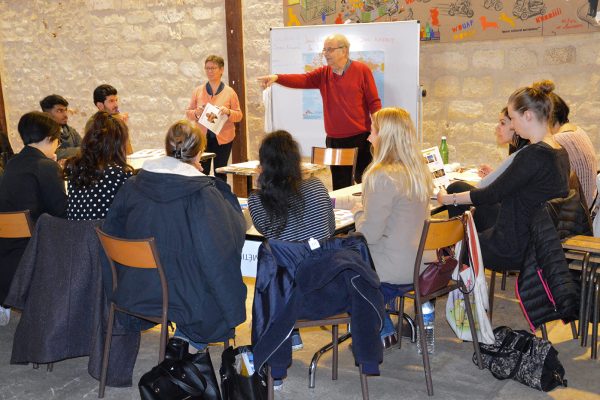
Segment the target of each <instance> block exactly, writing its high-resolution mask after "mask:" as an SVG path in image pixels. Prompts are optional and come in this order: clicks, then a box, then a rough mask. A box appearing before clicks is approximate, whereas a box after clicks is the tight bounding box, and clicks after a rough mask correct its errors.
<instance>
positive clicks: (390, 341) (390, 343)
mask: <svg viewBox="0 0 600 400" xmlns="http://www.w3.org/2000/svg"><path fill="white" fill-rule="evenodd" d="M381 343H382V344H383V349H384V350H387V349H391V348H392V347H394V346H395V345H396V344H398V336H397V335H396V334H395V333H392V334H391V335H387V336H383V337H382V338H381Z"/></svg>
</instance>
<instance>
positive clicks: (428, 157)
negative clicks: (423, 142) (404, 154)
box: [421, 147, 450, 193]
mask: <svg viewBox="0 0 600 400" xmlns="http://www.w3.org/2000/svg"><path fill="white" fill-rule="evenodd" d="M421 152H422V153H423V157H425V161H426V162H427V166H428V167H429V172H431V175H432V177H433V186H434V190H435V192H434V193H437V191H438V189H439V188H440V187H443V188H446V186H448V185H449V184H450V179H449V178H448V175H447V174H446V170H445V169H444V162H443V161H442V156H441V155H440V149H439V148H437V147H430V148H428V149H424V150H421Z"/></svg>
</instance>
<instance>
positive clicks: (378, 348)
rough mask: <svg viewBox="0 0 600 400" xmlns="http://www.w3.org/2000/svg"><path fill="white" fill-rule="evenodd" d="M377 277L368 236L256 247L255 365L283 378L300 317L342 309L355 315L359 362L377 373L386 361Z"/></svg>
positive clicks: (273, 242)
mask: <svg viewBox="0 0 600 400" xmlns="http://www.w3.org/2000/svg"><path fill="white" fill-rule="evenodd" d="M379 285H380V283H379V277H378V276H377V273H376V272H375V270H374V269H373V268H372V261H371V256H370V254H369V250H368V247H367V243H366V240H365V238H364V236H362V235H360V234H357V235H355V236H348V237H336V238H331V239H325V240H321V241H320V248H318V249H315V250H311V249H310V246H309V244H308V242H307V241H305V242H288V241H282V240H275V239H271V240H268V241H267V242H264V243H263V244H262V245H261V246H260V248H259V251H258V269H257V277H256V286H255V292H254V304H253V307H252V346H253V349H254V363H255V365H256V366H258V368H257V370H258V371H261V368H262V366H263V365H264V363H266V362H268V363H269V365H270V366H271V369H272V374H273V377H275V378H280V377H283V376H284V375H285V370H286V369H287V367H288V365H289V364H290V361H291V343H290V338H289V337H288V336H289V335H290V333H291V331H292V329H293V326H294V324H295V322H296V320H298V319H321V318H324V317H329V316H332V315H335V314H339V313H342V312H348V313H350V315H351V317H352V338H353V346H352V351H353V352H354V357H355V360H356V362H357V363H358V364H361V365H363V370H364V371H370V372H373V373H377V372H378V371H379V364H380V363H381V362H382V361H383V348H382V345H381V339H380V336H379V331H380V330H381V328H382V324H383V316H384V304H383V296H382V295H381V292H380V291H379Z"/></svg>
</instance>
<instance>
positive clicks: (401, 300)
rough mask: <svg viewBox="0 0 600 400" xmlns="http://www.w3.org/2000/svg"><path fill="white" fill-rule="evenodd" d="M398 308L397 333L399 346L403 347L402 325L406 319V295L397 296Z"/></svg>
mask: <svg viewBox="0 0 600 400" xmlns="http://www.w3.org/2000/svg"><path fill="white" fill-rule="evenodd" d="M396 306H397V307H396V308H397V309H398V325H397V326H396V335H397V336H398V348H399V349H401V348H402V325H403V322H404V321H403V319H404V296H402V297H396Z"/></svg>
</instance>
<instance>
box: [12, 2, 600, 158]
mask: <svg viewBox="0 0 600 400" xmlns="http://www.w3.org/2000/svg"><path fill="white" fill-rule="evenodd" d="M242 7H243V9H242V11H243V15H244V52H245V66H244V67H245V74H246V95H247V110H246V114H245V115H246V118H247V124H248V132H249V141H248V142H249V145H248V146H249V156H250V157H251V158H255V157H256V156H257V153H258V143H259V141H260V139H261V137H262V135H263V134H264V129H263V122H262V121H263V119H262V118H263V113H264V109H263V106H262V94H261V88H260V87H259V85H258V83H257V82H256V77H258V76H260V75H264V74H267V73H268V72H269V57H270V53H269V47H270V43H269V28H270V27H279V26H282V24H283V21H282V19H283V16H282V12H283V10H282V1H281V0H243V1H242ZM224 11H225V7H224V2H223V1H222V0H147V1H144V0H102V1H101V0H71V1H69V2H64V1H62V2H60V1H58V0H52V1H43V0H30V1H26V2H17V1H10V0H0V74H1V76H2V84H3V89H4V97H5V103H6V107H7V109H8V115H7V117H8V125H9V131H10V132H9V133H10V136H11V141H12V143H13V145H14V147H16V148H20V146H21V144H20V141H19V140H18V139H17V138H18V134H17V132H16V124H17V121H18V118H19V116H20V115H21V114H22V113H23V112H25V111H29V110H32V109H37V108H38V101H39V100H40V99H41V98H42V97H43V96H45V95H46V94H49V93H54V92H56V93H60V94H63V95H64V96H65V97H67V99H68V100H69V101H70V103H71V104H70V107H71V108H72V110H73V115H72V116H71V122H72V125H73V126H74V127H76V128H77V129H79V130H82V127H83V125H84V123H85V121H86V120H87V118H89V116H90V115H91V114H92V113H93V112H94V111H95V108H94V105H93V104H92V99H91V96H92V94H91V93H92V90H93V89H94V87H95V86H96V85H98V84H100V83H104V82H108V83H111V84H113V85H114V86H116V87H117V88H118V89H119V94H120V97H121V109H122V110H123V111H127V112H129V114H130V126H131V130H132V136H133V145H134V147H136V148H145V147H161V146H162V139H163V137H164V133H165V132H166V129H167V128H168V126H169V125H170V124H171V123H172V122H174V121H175V120H177V119H179V118H181V117H182V116H183V111H184V110H185V108H186V106H187V103H188V101H189V97H190V94H191V92H192V90H193V88H194V87H195V86H196V85H198V83H199V82H200V81H201V80H203V77H204V71H203V69H202V67H203V60H204V58H205V57H206V55H208V54H211V53H216V54H220V55H223V56H226V53H227V47H226V41H225V15H224ZM599 39H600V31H599V32H597V33H593V34H590V35H564V36H558V37H545V38H523V39H512V40H503V41H493V42H492V41H488V42H467V43H448V44H439V43H423V44H422V47H421V59H420V65H421V71H420V73H421V83H422V85H423V86H424V88H425V89H426V90H427V97H425V99H424V104H423V109H424V118H423V119H424V123H423V132H424V145H426V146H427V145H437V144H438V143H439V139H440V137H441V136H442V135H446V136H448V142H449V145H450V158H451V161H459V162H462V163H469V164H479V163H481V162H489V163H491V164H497V163H498V162H499V161H500V160H501V159H502V158H503V157H504V155H505V154H506V149H504V148H498V147H497V146H496V145H495V143H494V134H493V130H494V126H495V124H496V118H497V113H498V112H499V111H500V109H501V108H502V107H503V106H504V105H505V103H506V100H507V98H508V96H509V95H510V93H512V91H513V90H514V89H516V88H517V87H520V86H523V85H528V84H530V83H531V82H533V81H535V80H539V79H552V80H554V81H555V83H556V86H557V93H559V94H560V95H561V96H562V97H563V98H564V99H565V101H567V103H568V104H569V105H570V106H571V110H572V118H571V120H572V121H573V122H575V123H576V124H579V125H581V126H582V127H583V128H584V129H586V130H587V131H588V133H589V135H590V137H591V138H592V141H593V142H594V144H595V145H596V147H597V148H600V46H598V43H599V41H600V40H599ZM224 80H225V81H226V80H227V77H226V76H225V77H224Z"/></svg>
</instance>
